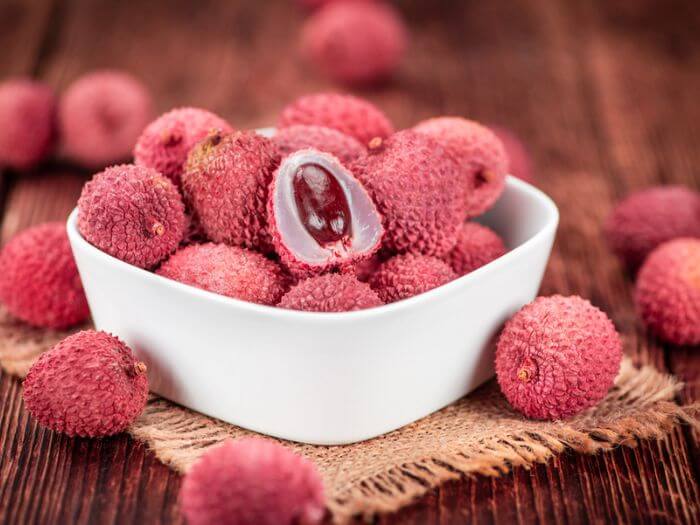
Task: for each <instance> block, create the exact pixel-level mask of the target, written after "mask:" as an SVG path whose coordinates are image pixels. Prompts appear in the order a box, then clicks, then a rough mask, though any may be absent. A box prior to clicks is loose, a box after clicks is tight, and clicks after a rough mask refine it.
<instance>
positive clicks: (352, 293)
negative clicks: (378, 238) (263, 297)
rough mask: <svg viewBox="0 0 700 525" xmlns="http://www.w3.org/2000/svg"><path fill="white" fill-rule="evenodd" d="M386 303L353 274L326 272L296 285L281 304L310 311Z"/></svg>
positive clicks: (355, 308)
mask: <svg viewBox="0 0 700 525" xmlns="http://www.w3.org/2000/svg"><path fill="white" fill-rule="evenodd" d="M383 304H384V303H383V302H382V301H381V299H379V296H378V295H377V293H376V292H375V291H374V290H372V288H370V286H369V284H367V283H362V282H360V281H358V280H357V278H356V277H354V276H353V275H350V274H339V273H327V274H325V275H319V276H317V277H311V278H309V279H305V280H303V281H301V282H300V283H299V284H297V285H295V286H293V287H292V288H291V289H290V290H289V291H288V292H287V293H286V294H285V295H284V296H283V297H282V300H281V301H280V303H279V306H280V307H281V308H287V309H290V310H305V311H307V312H349V311H352V310H364V309H366V308H373V307H375V306H381V305H383Z"/></svg>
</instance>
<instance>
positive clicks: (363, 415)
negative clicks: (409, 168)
mask: <svg viewBox="0 0 700 525" xmlns="http://www.w3.org/2000/svg"><path fill="white" fill-rule="evenodd" d="M482 222H484V223H485V224H487V225H489V226H491V227H492V228H493V229H495V230H496V231H497V232H498V233H500V234H501V235H502V237H503V238H504V240H505V242H506V245H507V246H508V248H509V249H510V251H509V252H508V253H507V254H506V255H504V256H503V257H501V258H499V259H497V260H496V261H493V262H492V263H490V264H488V265H486V266H484V267H482V268H480V269H478V270H476V271H474V272H472V273H470V274H468V275H466V276H464V277H461V278H459V279H457V280H456V281H453V282H451V283H449V284H447V285H445V286H441V287H440V288H437V289H435V290H431V291H430V292H428V293H425V294H422V295H419V296H416V297H412V298H410V299H408V300H405V301H401V302H398V303H394V304H390V305H386V306H382V307H379V308H373V309H369V310H363V311H359V312H347V313H310V312H297V311H291V310H283V309H279V308H272V307H267V306H260V305H257V304H252V303H247V302H243V301H238V300H236V299H230V298H228V297H224V296H220V295H216V294H213V293H210V292H206V291H203V290H200V289H197V288H194V287H191V286H187V285H184V284H181V283H178V282H176V281H171V280H168V279H166V278H163V277H160V276H158V275H156V274H154V273H150V272H147V271H145V270H142V269H139V268H136V267H135V266H130V265H129V264H126V263H124V262H122V261H120V260H118V259H115V258H113V257H111V256H109V255H107V254H106V253H104V252H102V251H100V250H98V249H97V248H95V247H93V246H92V245H90V244H89V243H88V242H87V241H85V240H84V239H83V238H82V237H81V235H80V234H79V233H78V230H77V228H76V211H73V213H72V214H71V216H70V217H69V219H68V235H69V238H70V242H71V246H72V247H73V253H74V254H75V259H76V261H77V264H78V269H79V270H80V276H81V278H82V280H83V284H84V286H85V292H86V294H87V298H88V301H89V303H90V309H91V311H92V316H93V319H94V321H95V325H96V326H97V328H98V329H101V330H106V331H108V332H111V333H113V334H115V335H117V336H119V337H120V338H122V339H123V340H124V341H126V343H127V344H128V345H129V346H131V348H132V349H134V351H135V352H136V353H137V354H138V356H139V358H141V359H142V360H144V361H145V362H146V363H147V365H148V375H149V381H150V385H151V389H152V390H153V391H154V392H157V393H158V394H161V395H162V396H164V397H166V398H168V399H171V400H173V401H176V402H178V403H180V404H182V405H185V406H187V407H190V408H192V409H194V410H197V411H199V412H202V413H204V414H208V415H210V416H213V417H216V418H219V419H222V420H224V421H227V422H229V423H233V424H236V425H239V426H242V427H245V428H249V429H252V430H255V431H258V432H261V433H264V434H270V435H273V436H278V437H281V438H286V439H291V440H294V441H301V442H306V443H318V444H341V443H352V442H356V441H361V440H364V439H368V438H371V437H374V436H378V435H380V434H383V433H385V432H389V431H391V430H394V429H396V428H399V427H401V426H403V425H406V424H408V423H411V422H412V421H415V420H417V419H419V418H421V417H423V416H426V415H428V414H430V413H431V412H434V411H435V410H438V409H440V408H442V407H444V406H445V405H447V404H449V403H451V402H452V401H455V400H456V399H458V398H460V397H461V396H463V395H465V394H467V393H468V392H470V391H471V390H473V389H474V388H476V387H477V386H479V385H480V384H481V383H483V382H484V381H485V380H487V379H489V378H490V377H492V376H493V345H492V344H491V342H492V339H493V337H494V336H495V335H496V334H497V332H498V330H499V329H500V328H501V326H502V325H503V323H504V321H505V320H506V319H508V318H509V317H510V316H511V315H512V314H513V313H514V312H515V311H517V310H518V309H519V308H520V307H521V306H522V305H524V304H526V303H528V302H530V301H531V300H532V299H533V298H534V297H535V296H536V294H537V291H538V289H539V286H540V282H541V279H542V275H543V273H544V270H545V266H546V264H547V259H548V257H549V253H550V250H551V247H552V242H553V240H554V234H555V231H556V227H557V222H558V212H557V208H556V206H555V205H554V203H553V202H552V201H551V200H550V199H549V198H548V197H547V196H546V195H544V194H543V193H542V192H540V191H539V190H537V189H535V188H534V187H532V186H530V185H528V184H526V183H524V182H522V181H520V180H518V179H515V178H513V177H509V178H508V181H507V184H506V190H505V192H504V194H503V196H502V197H501V198H500V200H499V201H498V203H497V204H496V206H495V207H494V208H493V209H492V210H491V211H489V212H488V213H487V214H486V215H485V216H484V217H483V220H482Z"/></svg>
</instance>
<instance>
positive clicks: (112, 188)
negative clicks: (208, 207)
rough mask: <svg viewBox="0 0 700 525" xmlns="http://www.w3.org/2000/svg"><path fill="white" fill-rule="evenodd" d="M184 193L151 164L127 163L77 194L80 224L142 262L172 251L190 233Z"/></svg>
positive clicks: (124, 256) (104, 246) (114, 250)
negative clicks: (150, 165) (78, 196)
mask: <svg viewBox="0 0 700 525" xmlns="http://www.w3.org/2000/svg"><path fill="white" fill-rule="evenodd" d="M186 225H187V219H186V217H185V206H184V204H183V203H182V198H181V197H180V193H179V192H178V191H177V188H176V187H175V185H174V184H173V183H172V182H171V181H170V179H168V178H166V177H164V176H163V175H161V174H160V173H158V172H157V171H155V170H154V169H152V168H147V167H145V166H134V165H132V164H123V165H120V166H112V167H111V168H107V169H106V170H104V171H103V172H100V173H98V174H97V175H95V176H94V177H93V178H92V180H91V181H89V182H88V183H87V184H85V186H83V191H82V193H81V194H80V199H79V200H78V229H79V230H80V233H81V234H82V235H83V237H85V239H86V240H87V241H88V242H89V243H90V244H93V245H94V246H96V247H97V248H99V249H100V250H102V251H104V252H107V253H108V254H110V255H112V256H113V257H116V258H117V259H121V260H122V261H125V262H127V263H129V264H133V265H135V266H139V267H141V268H152V267H154V266H155V265H157V264H158V263H159V262H161V261H162V260H163V259H165V258H166V257H168V256H169V255H170V254H171V253H173V252H174V251H175V249H176V248H177V247H178V245H179V244H180V241H181V240H182V238H183V236H184V235H185V227H186Z"/></svg>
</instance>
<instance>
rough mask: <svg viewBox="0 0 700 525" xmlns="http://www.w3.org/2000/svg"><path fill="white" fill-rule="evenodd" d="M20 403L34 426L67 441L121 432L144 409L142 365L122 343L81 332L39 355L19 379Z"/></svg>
mask: <svg viewBox="0 0 700 525" xmlns="http://www.w3.org/2000/svg"><path fill="white" fill-rule="evenodd" d="M23 386H24V393H23V396H24V403H25V405H26V407H27V409H28V410H29V413H30V414H31V415H32V416H33V417H34V418H35V419H36V420H37V421H38V422H39V424H41V425H43V426H45V427H48V428H50V429H51V430H54V431H56V432H62V433H64V434H67V435H68V436H81V437H102V436H111V435H113V434H117V433H119V432H122V431H124V430H126V428H127V427H128V426H129V425H130V424H131V423H132V422H133V421H134V420H135V419H136V417H138V415H139V414H141V412H142V411H143V408H144V406H145V405H146V399H147V397H148V378H147V376H146V365H144V364H143V363H141V362H139V361H137V360H136V359H134V356H133V354H132V352H131V350H130V349H129V347H127V346H126V345H125V344H124V343H123V342H122V341H120V340H119V339H118V338H116V337H114V336H112V335H110V334H107V333H105V332H95V331H93V330H85V331H82V332H78V333H76V334H73V335H71V336H69V337H68V338H66V339H64V340H63V341H61V342H60V343H58V344H57V345H56V346H54V347H53V348H51V349H50V350H48V351H47V352H45V353H43V354H42V355H41V356H40V357H39V359H38V360H37V361H36V363H34V365H33V366H32V368H31V369H30V370H29V373H28V374H27V377H26V379H25V380H24V385H23Z"/></svg>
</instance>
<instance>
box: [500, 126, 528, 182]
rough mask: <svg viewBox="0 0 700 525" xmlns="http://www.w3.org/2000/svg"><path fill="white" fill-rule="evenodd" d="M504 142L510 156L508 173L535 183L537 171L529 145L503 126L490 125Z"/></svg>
mask: <svg viewBox="0 0 700 525" xmlns="http://www.w3.org/2000/svg"><path fill="white" fill-rule="evenodd" d="M489 129H491V131H493V132H494V133H495V134H496V136H497V137H498V138H499V139H500V141H501V143H503V147H504V148H505V150H506V155H507V157H508V173H509V174H510V175H514V176H516V177H518V178H519V179H521V180H524V181H525V182H529V183H531V184H532V183H534V182H535V173H534V171H533V167H532V158H531V157H530V153H529V152H528V150H527V147H526V146H525V144H524V143H523V141H522V140H520V138H518V136H517V135H516V134H515V133H513V132H512V131H510V130H509V129H506V128H504V127H501V126H489Z"/></svg>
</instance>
